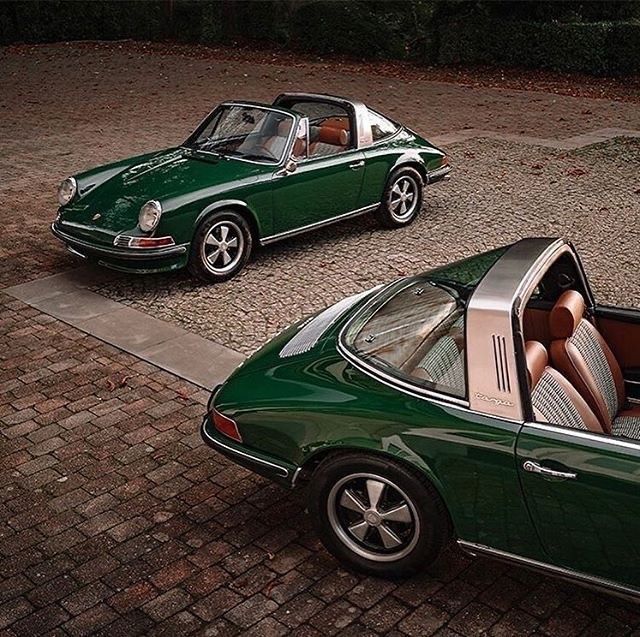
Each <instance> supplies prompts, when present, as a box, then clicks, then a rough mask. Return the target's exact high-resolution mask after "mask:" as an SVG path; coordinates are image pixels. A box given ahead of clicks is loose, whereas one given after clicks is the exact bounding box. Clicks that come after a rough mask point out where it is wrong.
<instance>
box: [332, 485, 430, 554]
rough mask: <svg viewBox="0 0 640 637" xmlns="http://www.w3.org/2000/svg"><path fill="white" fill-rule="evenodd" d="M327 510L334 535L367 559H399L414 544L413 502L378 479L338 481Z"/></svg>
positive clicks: (416, 526) (415, 519) (416, 524)
mask: <svg viewBox="0 0 640 637" xmlns="http://www.w3.org/2000/svg"><path fill="white" fill-rule="evenodd" d="M327 507H328V511H327V512H328V516H329V522H330V524H331V527H332V529H333V531H334V532H335V533H336V535H337V536H338V537H339V538H340V540H341V541H342V542H343V543H344V544H346V545H347V546H348V547H349V548H350V549H351V550H352V551H354V552H355V553H356V554H358V555H360V556H362V557H365V558H367V559H370V560H374V561H381V562H389V561H394V560H399V559H401V558H402V557H404V556H405V555H407V554H408V553H409V552H410V551H411V550H412V549H413V548H414V546H415V544H416V542H417V541H418V537H419V531H420V522H419V518H418V515H417V512H416V509H415V506H414V504H413V502H412V501H411V500H410V499H409V497H408V496H407V495H406V494H405V493H404V492H403V491H402V490H401V489H400V487H398V486H397V485H395V484H394V483H393V482H391V481H390V480H388V479H386V478H383V477H381V476H377V475H374V474H368V473H357V474H352V475H348V476H346V477H344V478H342V479H341V480H340V481H338V482H337V483H336V484H335V485H334V487H333V488H332V489H331V492H330V493H329V498H328V502H327Z"/></svg>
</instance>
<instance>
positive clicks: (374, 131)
mask: <svg viewBox="0 0 640 637" xmlns="http://www.w3.org/2000/svg"><path fill="white" fill-rule="evenodd" d="M369 122H370V123H371V137H372V138H373V141H374V142H378V141H380V140H381V139H384V138H385V137H390V136H391V135H393V134H394V133H395V132H396V131H397V130H398V125H397V124H394V123H393V122H392V121H391V120H390V119H387V118H386V117H384V116H383V115H380V113H376V112H375V111H372V110H371V109H369Z"/></svg>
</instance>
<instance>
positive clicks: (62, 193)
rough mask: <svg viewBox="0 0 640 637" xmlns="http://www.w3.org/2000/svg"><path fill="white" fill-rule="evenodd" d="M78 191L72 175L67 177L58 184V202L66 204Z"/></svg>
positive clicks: (62, 204)
mask: <svg viewBox="0 0 640 637" xmlns="http://www.w3.org/2000/svg"><path fill="white" fill-rule="evenodd" d="M76 192H78V184H77V183H76V180H75V179H74V178H73V177H67V178H66V179H65V180H64V181H63V182H62V183H61V184H60V185H59V186H58V203H59V204H60V205H61V206H66V205H67V204H68V203H69V202H70V201H71V200H72V199H73V198H74V197H75V196H76Z"/></svg>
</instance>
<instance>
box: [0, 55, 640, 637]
mask: <svg viewBox="0 0 640 637" xmlns="http://www.w3.org/2000/svg"><path fill="white" fill-rule="evenodd" d="M0 67H1V68H2V77H3V90H2V91H1V92H0V113H2V116H1V117H0V174H2V181H1V183H0V196H1V197H2V201H3V208H2V210H3V212H2V213H1V214H2V221H3V234H2V237H1V239H0V260H1V263H2V265H1V266H0V287H2V286H5V285H12V284H17V283H21V282H23V281H24V280H28V279H33V278H37V277H42V276H46V275H47V274H51V273H55V272H59V271H61V270H64V269H68V268H71V267H74V266H75V265H76V263H77V262H75V261H74V260H73V259H72V258H70V257H69V256H68V255H67V254H66V253H65V252H64V250H63V249H62V248H61V247H60V246H59V245H58V244H57V243H56V242H55V241H54V240H53V238H52V237H51V236H50V234H49V231H48V226H47V222H48V221H49V220H50V219H51V217H52V215H53V210H54V205H53V203H52V202H53V199H54V197H53V191H54V188H55V184H56V182H57V181H58V180H59V179H60V178H62V177H64V176H65V175H66V174H69V173H72V172H74V171H77V170H80V169H83V168H86V167H89V166H91V165H95V164H99V163H102V162H105V161H109V160H112V159H115V158H117V157H123V156H127V155H131V154H135V153H138V152H142V151H144V150H149V149H153V148H158V147H162V146H165V145H168V144H170V143H174V142H175V141H177V140H180V139H181V138H183V137H184V136H185V133H186V132H187V131H188V130H189V129H190V128H192V127H193V125H194V124H195V122H197V121H198V120H199V119H200V117H201V116H202V115H203V114H204V113H205V112H206V111H207V110H208V109H209V108H210V107H211V106H212V105H213V104H214V103H215V102H216V101H219V100H220V99H224V98H228V97H236V96H241V97H247V98H257V99H270V98H272V97H273V96H274V95H275V94H277V93H278V92H280V91H281V90H285V89H291V88H302V89H306V90H327V89H330V90H332V91H335V92H339V93H340V92H341V93H346V94H351V95H356V96H359V97H362V98H364V99H366V100H369V101H370V102H371V103H372V104H373V105H375V106H377V107H379V108H380V109H382V110H383V111H388V112H391V113H392V114H393V115H394V116H395V117H397V118H398V119H400V120H402V121H404V122H406V123H408V124H410V125H412V126H414V127H415V128H417V129H418V130H422V131H424V132H425V133H433V134H441V133H446V132H450V131H452V130H459V129H463V128H465V127H474V128H483V129H489V130H500V131H503V132H511V133H518V134H526V135H535V136H539V137H564V136H568V135H574V134H577V133H581V132H584V131H590V130H594V129H597V128H602V127H608V126H616V127H621V128H630V129H640V114H639V112H638V108H637V105H635V104H619V103H615V102H611V101H606V100H589V99H575V98H570V97H559V96H556V95H546V94H543V93H521V92H517V91H499V90H489V89H472V88H468V87H461V86H454V85H445V84H436V83H426V82H425V83H413V84H409V83H406V82H402V81H400V80H396V79H390V78H376V77H371V76H364V75H362V76H358V75H350V74H344V75H340V76H338V77H336V76H335V74H332V73H331V69H330V68H326V67H325V66H322V65H306V66H302V67H297V68H295V69H288V68H285V67H276V66H269V67H260V66H252V65H248V64H237V63H233V64H225V63H223V62H220V61H219V60H217V61H209V60H206V59H191V58H188V57H183V56H162V55H155V56H151V55H149V56H147V55H140V54H139V53H132V52H131V50H129V49H128V48H127V45H126V44H123V45H122V48H121V50H119V51H116V52H113V51H101V50H100V48H97V49H96V50H94V51H84V50H81V49H79V48H77V47H75V46H74V45H64V46H62V45H56V46H45V47H40V48H39V49H36V50H35V52H32V53H30V54H29V55H22V54H21V53H20V52H19V50H17V52H16V50H11V51H10V50H6V51H5V50H0ZM78 68H82V69H83V72H84V81H83V82H82V84H81V85H77V86H75V85H74V88H73V90H72V89H70V88H69V86H68V85H65V86H62V85H61V82H62V79H63V78H69V77H75V76H76V73H77V69H78ZM409 94H410V95H411V96H412V98H411V100H408V99H407V98H406V96H407V95H409ZM531 104H533V105H534V106H535V108H531ZM450 151H451V153H452V155H453V157H454V162H455V165H456V172H455V175H454V177H453V178H452V180H451V181H450V182H449V183H447V184H441V185H438V186H435V187H434V188H433V189H430V190H428V191H427V192H428V195H427V205H426V208H425V210H424V212H423V214H422V216H421V217H420V219H419V221H418V222H417V223H416V224H414V225H413V226H412V227H410V228H407V229H404V230H400V231H382V230H380V229H379V228H378V227H377V226H376V225H375V222H374V221H373V219H370V218H361V219H360V220H358V221H357V222H353V223H346V224H341V225H340V226H336V227H334V228H331V229H327V230H324V231H322V232H318V233H315V234H313V235H308V236H306V237H302V238H299V239H296V240H293V241H289V242H287V243H283V244H280V245H276V246H273V247H271V248H269V249H265V250H261V251H259V252H258V253H257V255H256V257H255V259H254V260H253V261H252V263H251V264H250V265H249V267H248V268H247V270H246V271H245V272H244V273H243V274H242V275H241V276H240V277H238V278H237V279H235V280H234V281H231V282H229V283H227V284H224V285H220V286H215V287H207V286H201V285H198V284H195V283H194V282H192V281H190V280H189V279H188V278H187V277H186V276H184V275H182V274H177V275H173V276H165V277H160V276H158V277H149V278H142V277H139V278H138V277H120V278H118V279H117V281H116V282H115V283H114V284H113V285H112V286H109V287H108V288H101V289H100V291H101V292H102V293H103V294H106V295H109V296H112V297H114V298H117V299H118V300H121V301H123V302H126V303H129V304H133V305H136V306H138V307H140V309H144V310H145V311H148V312H150V313H152V314H154V315H156V316H159V317H160V318H165V319H167V320H171V321H175V322H178V323H181V324H183V325H185V326H186V327H188V328H189V329H190V330H193V331H196V332H198V333H201V334H203V335H205V336H209V337H211V338H214V339H215V340H218V341H219V342H222V343H225V344H227V345H229V346H232V347H235V348H238V349H240V350H241V351H243V352H249V351H251V350H253V349H254V348H255V347H256V346H257V345H258V344H259V343H260V342H262V341H263V340H264V339H265V338H266V337H267V336H269V335H271V334H273V333H274V332H276V331H277V330H279V329H280V328H281V327H282V326H283V325H284V324H286V323H288V322H290V321H292V320H295V319H296V318H298V317H299V316H300V315H302V314H306V313H309V312H311V311H314V310H316V309H318V308H319V307H322V306H323V305H325V304H327V303H330V302H332V301H334V300H336V299H338V298H341V297H342V296H344V295H345V294H346V293H349V292H354V291H357V290H360V289H364V288H367V287H370V286H372V285H375V284H376V283H378V282H381V281H386V280H389V279H391V278H393V277H396V276H399V275H401V274H404V273H408V272H413V271H417V270H421V269H423V268H426V267H429V266H432V265H436V264H438V263H442V262H444V261H448V260H450V259H452V258H457V257H460V256H465V255H468V254H471V253H473V252H475V251H477V250H481V249H488V248H490V247H493V246H495V245H498V244H503V243H506V242H508V241H512V240H515V239H516V238H518V237H520V236H523V235H534V234H545V235H546V234H563V235H565V236H567V237H569V238H571V239H573V240H574V241H575V242H576V244H577V245H578V247H579V248H580V251H581V254H582V255H583V257H584V260H585V262H586V267H587V269H588V271H589V274H590V276H591V278H592V281H593V283H594V286H595V288H596V291H597V293H598V295H599V296H600V297H601V298H602V299H604V300H607V301H610V302H619V303H623V304H636V305H637V303H638V299H639V298H640V295H639V294H638V292H639V291H640V288H639V286H640V281H639V280H638V277H637V266H638V261H637V255H638V251H639V250H638V248H639V246H640V240H639V237H638V231H639V227H638V209H639V205H640V193H639V191H640V184H639V183H638V174H639V171H638V164H639V162H640V144H639V143H638V142H637V141H631V140H617V141H612V142H608V143H605V144H601V145H598V146H593V147H589V148H586V149H583V150H578V151H572V152H563V151H553V150H550V149H546V148H544V149H543V148H540V147H535V146H529V145H522V144H518V143H510V142H509V143H507V142H498V141H495V140H477V139H475V140H469V141H466V142H464V143H459V144H455V145H452V147H451V148H450ZM227 319H228V320H227ZM205 401H206V395H205V394H204V393H203V392H202V391H199V390H197V388H195V387H192V386H189V385H188V384H186V383H185V382H183V381H180V380H179V379H177V378H175V377H173V376H171V375H170V374H168V373H165V372H162V371H160V370H158V369H155V368H153V367H151V366H149V365H147V364H144V363H142V362H140V361H138V360H137V359H136V358H134V357H132V356H130V355H127V354H124V353H122V352H120V351H118V350H116V349H114V348H112V347H109V346H106V345H105V344H103V343H101V342H100V341H98V340H96V339H94V338H92V337H90V336H87V335H85V334H83V333H81V332H79V331H76V330H75V329H73V328H70V327H68V326H66V325H64V324H62V323H60V322H58V321H56V320H54V319H52V318H50V317H48V316H46V315H43V314H41V313H39V312H38V311H36V310H34V309H32V308H29V307H28V306H26V305H23V304H22V303H20V302H19V301H15V300H13V299H10V298H9V297H8V296H6V295H3V294H2V293H1V292H0V637H14V636H16V635H27V634H29V635H33V634H51V635H64V634H70V635H73V636H76V635H84V634H90V633H102V634H105V635H109V636H110V637H116V636H117V635H134V634H158V635H176V634H188V633H192V632H193V633H199V634H202V635H208V636H213V635H217V636H224V635H234V634H254V635H269V636H271V635H280V634H286V633H288V632H292V633H293V634H296V635H308V636H314V635H331V634H340V635H346V636H348V635H363V636H364V635H368V634H390V635H421V636H422V635H434V634H435V635H438V636H439V637H455V636H456V635H463V636H468V637H471V636H472V635H480V634H490V635H493V636H495V637H499V636H512V635H545V636H547V637H555V636H556V635H563V636H565V635H566V636H572V635H583V636H589V637H596V636H598V635H603V636H614V635H616V636H617V635H632V636H633V637H640V608H638V607H637V606H632V605H630V604H627V603H625V602H621V601H618V600H616V599H615V598H612V597H608V596H603V595H597V594H593V593H591V592H588V591H586V590H585V589H582V588H577V587H574V586H571V585H568V584H564V583H561V582H559V581H556V580H552V579H549V578H547V577H544V576H540V575H537V574H533V573H531V572H529V571H524V570H521V569H518V568H514V567H511V566H506V565H502V564H500V563H497V562H494V561H489V560H483V559H471V558H469V557H466V556H463V555H462V554H460V553H459V552H458V551H457V549H455V548H451V549H450V550H449V551H448V552H447V554H446V555H445V556H444V557H443V558H442V559H441V560H440V561H439V562H438V563H437V564H436V565H434V566H433V567H432V568H431V569H429V571H428V572H425V573H424V574H422V575H420V576H419V577H416V578H413V579H411V580H409V581H407V582H404V583H389V582H383V581H377V580H374V579H371V578H363V577H359V576H355V575H353V574H350V573H347V572H345V571H344V570H342V569H340V568H339V567H338V565H337V564H336V562H335V561H334V560H333V559H332V558H331V557H330V556H329V555H328V554H327V553H326V552H325V551H324V550H323V549H322V548H321V547H320V546H319V544H318V541H317V539H316V537H315V535H314V534H313V533H312V531H311V530H310V528H309V524H308V519H307V516H306V514H305V513H304V492H301V493H297V492H296V493H288V492H285V491H283V490H281V489H280V488H279V487H276V486H274V485H271V484H269V483H267V482H266V481H264V480H263V479H262V478H259V477H256V476H254V475H253V474H250V473H248V472H246V471H244V470H243V469H240V468H237V467H235V466H233V465H231V464H229V463H228V462H227V461H226V460H225V459H223V458H222V457H220V456H218V455H217V454H215V453H213V452H211V451H210V450H209V449H208V448H206V447H205V446H204V445H203V443H202V442H201V441H200V438H199V434H198V426H199V422H200V416H201V414H202V412H203V410H204V403H205Z"/></svg>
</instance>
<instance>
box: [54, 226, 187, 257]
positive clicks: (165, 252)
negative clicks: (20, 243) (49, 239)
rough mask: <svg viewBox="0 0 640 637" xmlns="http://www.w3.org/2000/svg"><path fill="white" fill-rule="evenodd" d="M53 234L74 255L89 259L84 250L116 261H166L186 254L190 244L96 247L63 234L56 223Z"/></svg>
mask: <svg viewBox="0 0 640 637" xmlns="http://www.w3.org/2000/svg"><path fill="white" fill-rule="evenodd" d="M51 232H52V233H53V236H54V237H56V238H57V239H60V241H62V242H63V243H64V244H65V245H66V246H67V248H72V249H73V251H74V253H77V254H79V256H83V257H85V258H86V257H87V255H86V254H84V253H83V252H82V250H86V251H87V252H88V253H89V254H91V253H93V254H99V255H103V256H107V257H112V258H115V259H139V260H145V259H164V258H166V257H171V256H177V255H179V254H184V253H185V252H186V251H187V249H188V247H189V244H188V243H181V244H179V245H174V246H167V247H165V248H148V249H139V248H138V249H131V248H125V249H117V248H108V247H106V246H96V245H94V244H92V243H89V242H88V241H83V240H82V239H76V238H75V237H72V236H71V235H68V234H66V233H65V232H62V231H61V230H60V229H59V228H57V227H56V224H55V223H52V224H51Z"/></svg>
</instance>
